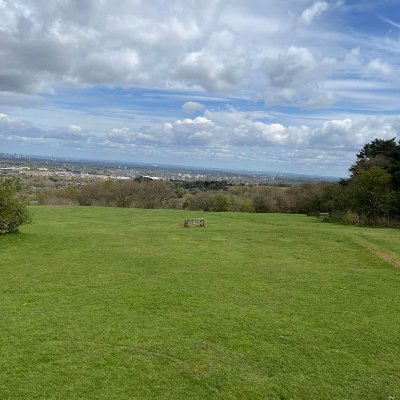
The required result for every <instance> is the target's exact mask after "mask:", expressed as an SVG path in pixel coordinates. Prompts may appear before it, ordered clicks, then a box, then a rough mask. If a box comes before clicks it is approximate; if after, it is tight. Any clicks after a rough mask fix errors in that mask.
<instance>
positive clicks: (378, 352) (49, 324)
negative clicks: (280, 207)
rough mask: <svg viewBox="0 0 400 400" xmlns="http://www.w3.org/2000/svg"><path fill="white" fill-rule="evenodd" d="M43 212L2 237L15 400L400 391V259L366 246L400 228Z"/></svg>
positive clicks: (4, 309) (2, 378)
mask: <svg viewBox="0 0 400 400" xmlns="http://www.w3.org/2000/svg"><path fill="white" fill-rule="evenodd" d="M33 212H34V223H33V224H32V225H30V226H26V227H23V228H22V229H21V233H19V234H15V235H6V236H2V237H0V304H1V308H0V328H1V335H0V399H30V400H31V399H307V400H314V399H324V400H326V399H388V398H389V396H395V398H396V399H400V372H399V371H400V312H399V310H400V296H399V288H400V269H399V268H395V267H394V266H393V265H390V264H389V263H387V262H385V261H384V260H382V259H381V258H379V257H378V256H377V255H376V254H375V253H374V251H368V249H366V248H365V246H364V247H362V246H360V245H359V244H358V243H357V238H361V239H362V240H364V241H367V242H370V243H373V244H374V245H375V246H379V247H380V248H382V250H383V251H385V252H387V253H389V254H391V255H392V256H395V257H399V258H400V245H399V243H400V230H395V229H377V228H359V227H350V226H342V225H336V224H332V223H330V224H324V223H321V222H319V221H318V220H317V219H315V218H312V217H306V216H300V215H265V214H264V215H263V214H241V213H221V214H216V213H215V214H213V213H192V214H191V213H187V212H180V211H172V210H171V211H165V210H135V209H112V208H84V207H80V208H79V207H36V208H33ZM187 215H193V216H196V215H200V216H205V217H206V224H207V226H206V228H192V229H185V228H182V227H181V226H182V224H183V221H184V218H185V217H186V216H187Z"/></svg>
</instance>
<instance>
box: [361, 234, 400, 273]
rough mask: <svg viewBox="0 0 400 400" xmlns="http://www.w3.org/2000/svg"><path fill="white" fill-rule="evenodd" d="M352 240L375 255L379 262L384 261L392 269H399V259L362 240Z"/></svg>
mask: <svg viewBox="0 0 400 400" xmlns="http://www.w3.org/2000/svg"><path fill="white" fill-rule="evenodd" d="M353 240H354V241H355V242H356V243H357V244H358V245H359V246H361V247H363V248H364V249H366V250H368V251H369V252H371V253H373V254H375V255H376V256H377V257H379V258H380V259H381V260H384V261H386V262H387V263H388V264H390V265H392V266H393V267H396V268H400V259H399V258H397V257H395V256H393V255H392V254H389V253H387V252H386V251H385V250H383V249H382V248H380V247H379V246H377V245H376V244H373V243H371V242H369V241H368V240H365V239H364V238H360V237H354V238H353Z"/></svg>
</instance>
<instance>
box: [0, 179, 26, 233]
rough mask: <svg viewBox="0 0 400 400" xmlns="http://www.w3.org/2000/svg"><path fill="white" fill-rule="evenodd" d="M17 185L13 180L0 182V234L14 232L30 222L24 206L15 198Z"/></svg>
mask: <svg viewBox="0 0 400 400" xmlns="http://www.w3.org/2000/svg"><path fill="white" fill-rule="evenodd" d="M17 185H18V183H17V182H16V181H15V180H13V179H9V178H7V179H3V180H0V233H11V232H16V231H17V230H18V227H20V226H21V225H23V224H27V223H29V222H30V221H31V216H30V213H29V211H28V208H27V206H26V204H25V203H24V202H23V201H22V200H21V199H19V198H18V196H17Z"/></svg>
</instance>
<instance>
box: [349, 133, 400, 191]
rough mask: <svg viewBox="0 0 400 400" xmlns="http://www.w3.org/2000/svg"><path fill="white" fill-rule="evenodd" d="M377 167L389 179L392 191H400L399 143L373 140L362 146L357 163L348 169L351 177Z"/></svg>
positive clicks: (391, 140)
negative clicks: (384, 172)
mask: <svg viewBox="0 0 400 400" xmlns="http://www.w3.org/2000/svg"><path fill="white" fill-rule="evenodd" d="M373 167H379V168H382V169H383V170H385V171H387V172H388V173H389V175H390V177H391V183H392V185H393V189H394V190H396V191H397V190H400V142H398V143H396V138H392V139H388V140H384V139H375V140H373V141H372V142H370V143H367V144H366V145H364V147H363V148H362V149H361V151H360V152H359V153H358V154H357V161H356V162H355V163H354V164H353V165H352V166H351V167H350V172H351V174H352V177H354V176H357V175H358V174H359V173H360V172H361V171H364V170H367V169H371V168H373Z"/></svg>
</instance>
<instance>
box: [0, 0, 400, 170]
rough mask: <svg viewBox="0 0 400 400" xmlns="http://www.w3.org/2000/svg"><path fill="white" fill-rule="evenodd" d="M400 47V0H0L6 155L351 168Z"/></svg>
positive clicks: (394, 108) (386, 99)
mask: <svg viewBox="0 0 400 400" xmlns="http://www.w3.org/2000/svg"><path fill="white" fill-rule="evenodd" d="M399 55H400V1H399V0H380V1H371V0H362V1H361V0H360V1H357V0H332V1H327V0H317V1H313V0H311V1H310V0H118V1H111V0H52V1H48V0H0V152H1V153H18V154H30V155H43V156H53V157H54V156H55V157H71V158H81V159H99V160H116V161H117V160H120V161H131V162H145V163H163V164H178V165H189V166H200V167H215V168H226V169H240V170H257V171H279V172H285V173H300V174H310V175H325V176H346V175H348V168H349V166H350V165H351V163H352V162H354V160H355V155H356V153H357V152H358V151H359V150H360V149H361V148H362V146H363V145H364V144H365V143H368V142H369V141H371V140H373V139H374V138H377V137H379V138H382V139H389V138H393V137H397V139H400V134H399V132H400V96H399V94H400V74H399V62H400V57H399Z"/></svg>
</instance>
